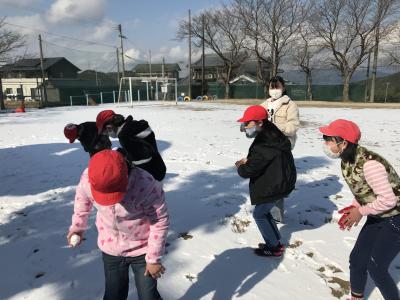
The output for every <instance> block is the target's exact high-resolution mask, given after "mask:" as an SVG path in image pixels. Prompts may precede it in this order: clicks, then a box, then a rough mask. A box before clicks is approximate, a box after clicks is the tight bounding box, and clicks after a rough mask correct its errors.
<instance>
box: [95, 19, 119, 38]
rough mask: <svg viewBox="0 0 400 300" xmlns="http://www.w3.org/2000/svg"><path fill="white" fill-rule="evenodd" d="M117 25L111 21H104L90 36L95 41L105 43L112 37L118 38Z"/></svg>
mask: <svg viewBox="0 0 400 300" xmlns="http://www.w3.org/2000/svg"><path fill="white" fill-rule="evenodd" d="M116 26H117V24H116V23H115V22H114V21H111V20H109V19H106V20H103V21H102V22H101V23H100V24H99V25H98V26H96V27H95V28H94V30H93V32H92V33H91V34H89V35H88V36H90V37H91V39H93V40H95V41H105V40H107V39H108V38H110V37H111V36H112V35H114V36H117V31H116Z"/></svg>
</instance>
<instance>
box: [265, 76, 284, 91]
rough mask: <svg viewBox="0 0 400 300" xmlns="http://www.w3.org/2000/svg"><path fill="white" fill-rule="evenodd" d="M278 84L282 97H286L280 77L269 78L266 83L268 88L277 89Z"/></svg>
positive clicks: (282, 80)
mask: <svg viewBox="0 0 400 300" xmlns="http://www.w3.org/2000/svg"><path fill="white" fill-rule="evenodd" d="M278 83H280V84H281V85H282V95H287V94H286V87H285V80H284V79H283V78H282V77H281V76H275V77H272V78H270V80H269V82H268V88H270V87H271V88H274V89H276V88H278Z"/></svg>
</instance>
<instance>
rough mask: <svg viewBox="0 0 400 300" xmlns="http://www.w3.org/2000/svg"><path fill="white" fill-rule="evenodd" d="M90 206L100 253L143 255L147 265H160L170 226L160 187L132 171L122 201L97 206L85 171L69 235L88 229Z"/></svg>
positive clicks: (145, 175)
mask: <svg viewBox="0 0 400 300" xmlns="http://www.w3.org/2000/svg"><path fill="white" fill-rule="evenodd" d="M93 205H94V206H95V207H96V208H97V216H96V227H97V230H98V238H97V244H98V246H99V248H100V250H101V251H103V252H105V253H107V254H109V255H113V256H140V255H143V254H146V262H148V263H157V262H160V259H161V257H162V255H163V254H164V251H165V242H166V237H167V232H168V225H169V216H168V211H167V205H166V203H165V197H164V191H163V189H162V185H161V183H159V182H158V181H156V180H155V179H154V178H153V177H152V176H151V175H150V174H149V173H147V172H146V171H144V170H142V169H140V168H134V169H132V171H131V173H130V175H129V184H128V191H127V194H126V195H125V197H124V198H123V199H122V201H121V202H120V203H117V204H115V205H112V206H100V205H98V204H97V203H96V202H94V199H93V196H92V193H91V191H90V183H89V178H88V169H86V170H85V171H83V173H82V176H81V179H80V182H79V185H78V186H77V188H76V194H75V202H74V214H73V215H72V225H71V227H70V229H69V230H70V232H82V231H85V230H86V229H87V221H88V217H89V215H90V212H91V210H92V207H93Z"/></svg>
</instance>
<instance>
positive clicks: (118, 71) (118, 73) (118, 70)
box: [115, 47, 121, 86]
mask: <svg viewBox="0 0 400 300" xmlns="http://www.w3.org/2000/svg"><path fill="white" fill-rule="evenodd" d="M115 50H116V52H117V84H118V86H119V80H120V78H119V75H120V72H121V71H120V69H119V51H118V47H116V48H115Z"/></svg>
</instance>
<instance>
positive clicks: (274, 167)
mask: <svg viewBox="0 0 400 300" xmlns="http://www.w3.org/2000/svg"><path fill="white" fill-rule="evenodd" d="M238 174H239V175H240V176H241V177H243V178H250V183H249V189H250V200H251V204H253V205H256V204H261V203H268V202H274V201H276V200H278V199H282V198H284V197H286V196H288V195H289V194H290V192H291V191H292V190H293V189H294V187H295V183H296V178H297V173H296V167H295V165H294V159H293V155H292V151H291V145H290V141H289V140H288V138H287V137H286V136H284V135H282V136H280V137H279V138H276V139H275V140H270V139H269V138H268V137H267V136H266V135H265V133H264V132H263V131H261V132H260V133H259V134H258V135H257V136H256V138H255V139H254V141H253V143H252V144H251V146H250V149H249V153H248V156H247V162H246V164H243V165H241V166H240V167H239V168H238Z"/></svg>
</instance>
